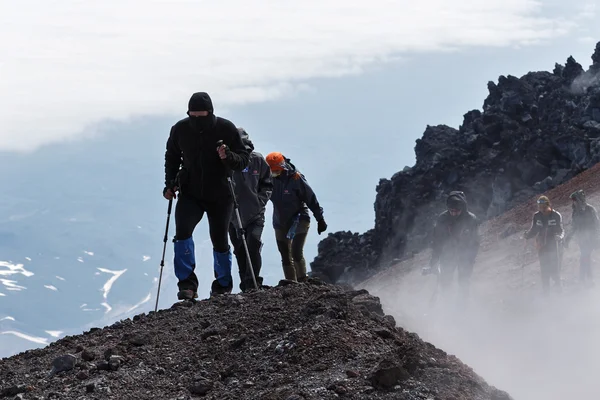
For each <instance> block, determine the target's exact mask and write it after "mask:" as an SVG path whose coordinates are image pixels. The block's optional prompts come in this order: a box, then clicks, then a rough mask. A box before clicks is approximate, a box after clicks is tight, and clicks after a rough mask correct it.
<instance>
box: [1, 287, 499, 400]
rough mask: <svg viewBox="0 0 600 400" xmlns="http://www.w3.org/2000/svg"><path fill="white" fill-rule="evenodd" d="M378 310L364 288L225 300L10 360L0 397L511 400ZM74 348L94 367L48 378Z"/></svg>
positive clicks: (283, 291)
mask: <svg viewBox="0 0 600 400" xmlns="http://www.w3.org/2000/svg"><path fill="white" fill-rule="evenodd" d="M381 308H382V307H381V303H380V301H379V298H377V297H375V296H371V295H370V294H369V292H367V291H366V290H357V291H350V290H346V289H344V288H343V287H340V286H334V285H329V284H323V283H322V282H319V283H315V284H312V283H303V284H295V285H289V286H285V287H275V288H270V289H267V290H262V291H257V292H252V293H247V294H244V295H242V296H237V295H224V296H219V298H218V299H210V300H203V301H197V302H195V303H192V305H191V307H178V308H169V309H167V310H161V311H160V312H158V313H153V314H149V315H148V316H147V317H145V318H137V319H136V318H134V319H133V320H132V321H129V322H127V321H124V322H123V323H120V324H117V325H116V326H118V327H119V328H117V329H116V330H115V331H111V329H108V328H105V329H103V330H101V331H99V332H97V333H94V334H83V335H77V336H72V337H70V341H63V340H62V339H60V340H57V341H56V342H54V343H52V344H51V345H49V346H47V347H45V348H42V349H39V350H36V351H33V352H29V353H21V354H18V355H15V356H13V357H10V358H5V359H2V360H0V393H2V394H8V396H9V397H10V396H15V395H17V394H19V393H18V392H22V393H26V394H25V398H31V399H33V398H36V397H37V398H43V399H49V398H51V396H54V398H59V399H61V400H79V399H83V398H98V399H100V398H102V399H123V400H129V399H148V400H155V399H156V400H158V399H161V400H164V399H173V400H175V399H185V400H190V399H192V398H199V397H202V398H205V399H211V400H217V399H239V400H255V399H267V400H270V399H271V400H278V399H302V400H307V399H311V400H312V399H314V400H316V399H319V400H333V399H338V398H344V399H356V400H359V399H361V400H362V399H365V400H371V399H392V398H406V399H422V398H435V395H432V396H429V397H423V395H422V394H423V393H425V392H424V390H426V391H427V393H440V394H441V393H443V398H448V399H450V398H456V399H467V398H468V399H474V400H492V399H495V400H500V399H502V400H510V397H506V398H503V397H501V396H503V395H504V392H500V391H498V390H497V389H496V388H494V387H492V386H490V385H488V384H487V383H486V382H485V381H484V380H483V379H482V378H481V377H479V376H478V375H476V374H475V373H474V372H473V371H472V370H471V369H470V368H469V367H468V366H466V365H464V364H462V363H461V362H460V361H459V360H458V359H456V358H455V357H452V356H448V355H447V354H446V353H445V352H443V351H442V350H440V349H437V348H436V347H434V346H433V345H431V344H428V343H425V342H423V341H422V340H421V339H420V338H419V337H418V336H417V335H415V334H413V333H409V332H406V331H405V330H403V329H400V328H397V327H394V326H390V324H391V323H392V321H393V319H391V318H387V317H385V316H381V315H380V314H383V312H382V311H381ZM174 326H176V327H177V328H178V329H177V330H175V331H173V330H172V329H171V327H174ZM141 332H152V334H149V335H148V336H147V338H148V341H147V343H146V344H144V345H143V346H138V345H135V344H132V343H131V342H130V341H129V338H133V337H135V335H138V334H139V333H141ZM203 333H206V334H205V335H203ZM389 335H392V338H389V337H388V336H389ZM203 337H204V339H203ZM76 346H83V348H84V349H93V351H94V353H96V354H99V355H100V354H102V355H104V357H102V359H100V360H98V359H96V360H95V361H94V362H95V367H91V368H88V369H85V370H83V369H80V370H78V371H77V373H76V374H71V373H66V374H64V375H62V376H59V375H57V376H56V377H54V378H53V379H45V378H46V377H45V376H44V373H43V371H44V370H45V368H46V367H47V366H48V365H49V364H51V363H52V360H54V359H55V358H57V357H59V356H62V355H64V354H65V353H66V352H68V351H69V349H74V348H76ZM123 346H125V347H123ZM84 351H85V350H84ZM99 358H100V357H99ZM427 360H435V363H433V362H429V363H428V362H427ZM85 362H86V361H82V363H85ZM8 371H10V373H9V372H8ZM31 371H41V372H39V373H36V372H31ZM363 371H364V373H363ZM364 377H367V380H365V379H363V378H364ZM408 377H410V379H407V378H408ZM472 382H476V384H472ZM398 385H399V386H400V388H401V390H400V389H399V390H395V389H394V388H395V387H396V386H398ZM24 390H26V392H23V391H24ZM86 392H87V393H93V395H87V396H86V394H85V393H86ZM51 394H52V395H51ZM5 397H6V396H5Z"/></svg>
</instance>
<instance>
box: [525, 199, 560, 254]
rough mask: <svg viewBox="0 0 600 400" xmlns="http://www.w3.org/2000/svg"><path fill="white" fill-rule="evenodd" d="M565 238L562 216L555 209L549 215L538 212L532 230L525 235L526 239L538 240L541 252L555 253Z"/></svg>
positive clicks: (534, 217) (534, 216)
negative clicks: (549, 251)
mask: <svg viewBox="0 0 600 400" xmlns="http://www.w3.org/2000/svg"><path fill="white" fill-rule="evenodd" d="M564 236H565V231H564V229H563V222H562V215H561V214H560V213H559V212H558V211H556V210H554V209H552V211H550V213H549V214H548V215H545V214H544V213H542V212H541V211H538V212H536V213H535V214H534V215H533V221H532V223H531V228H530V229H529V230H528V231H527V232H525V235H524V237H525V239H531V238H533V237H535V238H536V243H537V248H538V250H539V251H544V250H551V251H555V250H556V246H557V244H558V243H559V242H560V241H562V239H563V238H564Z"/></svg>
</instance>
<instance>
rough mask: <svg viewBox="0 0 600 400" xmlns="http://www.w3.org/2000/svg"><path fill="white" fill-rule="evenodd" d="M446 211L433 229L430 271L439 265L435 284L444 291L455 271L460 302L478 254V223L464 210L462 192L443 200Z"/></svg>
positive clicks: (472, 215) (467, 291) (465, 291)
mask: <svg viewBox="0 0 600 400" xmlns="http://www.w3.org/2000/svg"><path fill="white" fill-rule="evenodd" d="M446 206H447V208H448V209H447V210H446V211H444V212H443V213H441V214H440V215H439V216H438V218H437V221H436V223H435V226H434V230H433V243H432V254H431V261H430V263H429V265H430V268H432V269H434V270H435V269H436V267H437V265H438V263H439V269H438V271H437V272H438V273H439V283H440V288H441V289H442V290H444V291H445V290H447V289H448V287H449V286H450V284H451V283H452V280H453V278H454V272H455V271H456V270H458V284H459V287H460V292H461V297H462V300H463V301H464V300H466V298H467V297H468V294H469V281H470V278H471V275H472V273H473V266H474V264H475V258H476V257H477V253H478V252H479V245H480V242H481V240H480V237H479V232H478V228H479V220H478V219H477V217H476V216H475V215H474V214H473V213H471V212H470V211H469V210H468V204H467V198H466V196H465V194H464V193H463V192H460V191H453V192H450V194H449V195H448V198H447V199H446Z"/></svg>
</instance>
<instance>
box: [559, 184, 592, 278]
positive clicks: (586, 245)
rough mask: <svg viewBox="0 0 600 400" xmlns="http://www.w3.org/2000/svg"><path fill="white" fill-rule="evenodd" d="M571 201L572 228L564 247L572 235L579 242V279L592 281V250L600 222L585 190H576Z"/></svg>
mask: <svg viewBox="0 0 600 400" xmlns="http://www.w3.org/2000/svg"><path fill="white" fill-rule="evenodd" d="M571 200H572V202H573V219H572V229H571V231H570V232H569V234H568V235H567V238H566V240H565V247H567V246H568V245H569V242H570V241H571V239H572V238H573V236H577V243H578V244H579V251H580V257H579V280H580V282H581V283H586V282H587V283H590V284H591V283H593V281H592V280H593V276H592V252H593V251H594V249H596V248H597V247H598V244H599V243H598V241H599V231H600V223H599V221H598V213H597V212H596V209H595V208H594V207H593V206H592V205H590V204H588V203H587V201H586V199H585V192H584V191H583V190H577V191H576V192H573V193H572V194H571Z"/></svg>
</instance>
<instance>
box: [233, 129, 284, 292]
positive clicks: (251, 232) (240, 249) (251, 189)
mask: <svg viewBox="0 0 600 400" xmlns="http://www.w3.org/2000/svg"><path fill="white" fill-rule="evenodd" d="M238 131H239V133H240V137H241V138H242V142H243V143H244V145H245V146H246V148H247V149H248V151H250V152H251V153H250V162H249V164H248V166H247V167H246V168H245V169H243V170H242V171H236V172H235V173H234V174H233V181H234V183H235V196H236V198H237V201H238V204H239V207H240V208H239V212H240V218H241V219H242V230H241V231H240V227H239V224H238V221H237V217H236V216H235V215H234V216H232V220H231V224H230V225H229V238H230V239H231V243H232V244H233V252H234V254H235V258H236V260H237V263H238V267H239V273H240V289H241V290H242V292H245V291H247V290H248V289H252V288H254V281H253V280H252V275H251V272H250V268H248V262H247V258H246V249H245V248H244V242H243V241H242V238H241V237H240V236H239V234H240V233H241V234H245V235H246V243H247V245H248V252H249V253H250V261H251V263H252V269H253V270H254V277H255V279H256V283H257V284H258V286H259V287H260V286H261V285H262V283H263V278H262V277H261V276H260V269H261V267H262V257H261V254H260V252H261V249H262V245H263V243H262V241H261V236H262V232H263V228H264V226H265V209H266V207H267V202H268V201H269V199H270V198H271V193H272V192H273V180H272V179H271V169H270V168H269V165H268V164H267V161H266V160H265V158H264V157H263V155H262V154H260V153H258V152H256V151H254V144H253V143H252V141H251V140H250V138H249V137H248V133H247V132H246V131H245V130H244V129H243V128H238Z"/></svg>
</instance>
